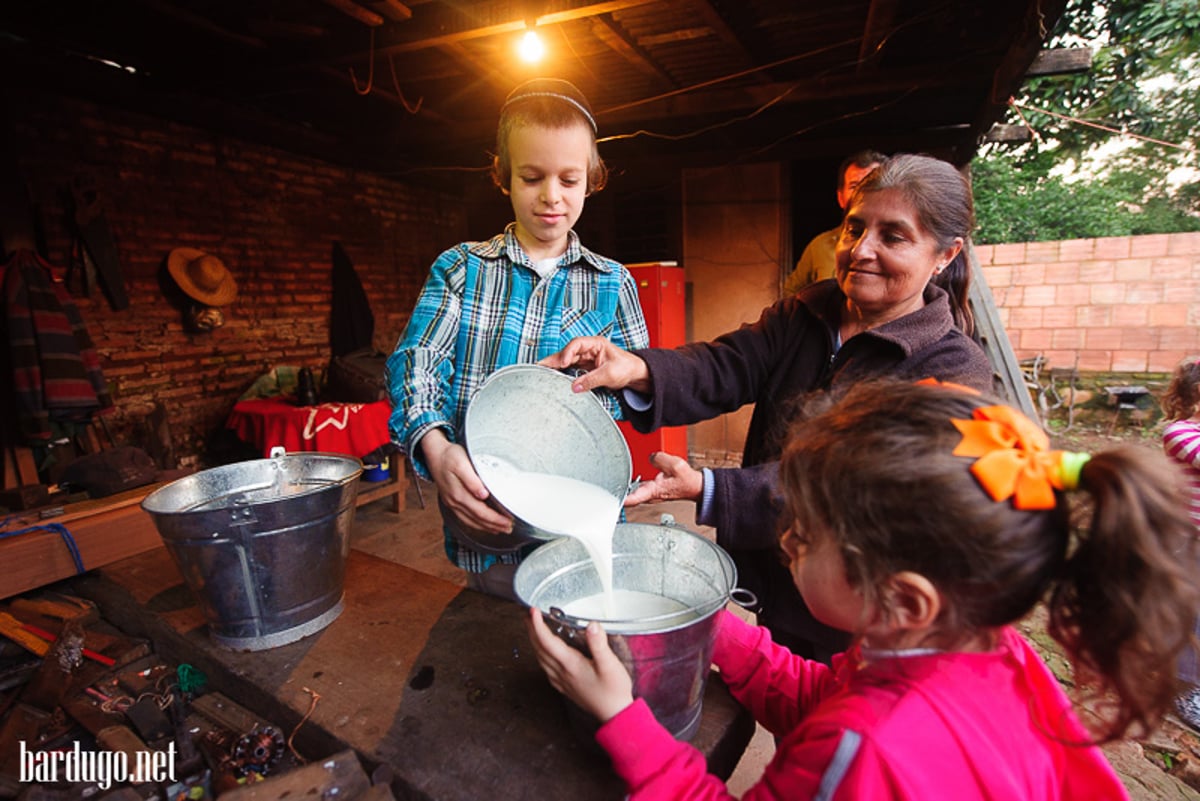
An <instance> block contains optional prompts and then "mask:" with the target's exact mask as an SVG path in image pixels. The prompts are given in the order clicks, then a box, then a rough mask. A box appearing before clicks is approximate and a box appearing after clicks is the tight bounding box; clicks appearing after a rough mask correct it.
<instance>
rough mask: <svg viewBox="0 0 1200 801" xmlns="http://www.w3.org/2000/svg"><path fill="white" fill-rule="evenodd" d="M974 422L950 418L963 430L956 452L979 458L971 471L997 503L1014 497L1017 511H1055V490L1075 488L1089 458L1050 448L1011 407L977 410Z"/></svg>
mask: <svg viewBox="0 0 1200 801" xmlns="http://www.w3.org/2000/svg"><path fill="white" fill-rule="evenodd" d="M972 417H973V419H971V420H951V421H950V422H952V423H954V427H955V428H957V429H958V430H959V432H961V433H962V435H963V438H962V441H961V442H959V443H958V446H957V447H956V448H955V449H954V455H955V456H975V457H978V458H977V459H976V460H975V463H974V464H972V465H971V474H972V475H973V476H975V478H976V479H978V481H979V483H980V484H982V485H983V488H984V489H985V490H986V491H987V493H988V495H990V496H991V497H992V500H994V501H1004V500H1008V499H1009V498H1013V506H1014V507H1016V508H1017V509H1023V510H1031V509H1053V508H1054V506H1055V498H1054V490H1055V489H1059V490H1072V489H1075V487H1076V486H1077V485H1078V483H1079V471H1080V470H1081V469H1082V468H1083V464H1084V462H1086V461H1087V460H1088V459H1089V458H1090V457H1089V456H1088V455H1087V454H1085V453H1071V452H1069V451H1052V450H1050V438H1049V437H1047V436H1046V432H1045V431H1043V430H1042V429H1041V428H1039V427H1038V426H1037V425H1035V424H1034V423H1033V422H1032V421H1031V420H1030V419H1029V418H1028V417H1026V416H1025V415H1023V414H1021V413H1020V412H1018V411H1017V410H1015V409H1013V408H1010V407H1008V406H984V407H981V408H978V409H976V410H975V411H974V412H973V414H972Z"/></svg>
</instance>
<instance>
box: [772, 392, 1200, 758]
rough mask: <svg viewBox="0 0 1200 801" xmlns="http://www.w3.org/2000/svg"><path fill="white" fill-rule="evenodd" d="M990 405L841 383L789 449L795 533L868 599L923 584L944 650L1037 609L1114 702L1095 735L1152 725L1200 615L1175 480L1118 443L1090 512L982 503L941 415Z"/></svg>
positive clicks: (1097, 462)
mask: <svg viewBox="0 0 1200 801" xmlns="http://www.w3.org/2000/svg"><path fill="white" fill-rule="evenodd" d="M999 403H1000V401H997V400H994V399H991V398H988V397H987V396H980V395H975V394H971V393H970V392H968V391H965V390H961V389H952V388H948V387H946V386H929V385H918V384H909V383H903V382H898V381H872V382H864V383H860V384H859V385H857V386H855V387H852V388H851V389H850V390H849V391H847V393H846V394H845V395H844V396H843V397H842V398H841V399H840V400H839V401H838V402H837V403H836V404H835V405H833V406H832V407H830V408H829V409H828V410H827V411H825V412H823V413H819V414H817V415H815V416H812V417H809V418H808V419H806V420H803V421H801V422H800V423H798V424H797V426H796V428H795V429H794V430H793V432H792V436H791V438H790V440H789V443H788V445H787V447H786V449H785V450H784V454H783V457H782V463H781V473H780V475H781V481H782V486H783V490H784V493H785V496H786V498H787V504H788V512H789V513H790V515H791V518H792V519H793V520H794V521H795V522H794V523H793V524H792V525H794V526H797V527H799V528H800V529H801V530H804V531H806V532H807V533H808V535H809V536H832V537H834V538H836V541H837V542H838V544H839V546H840V549H841V552H842V555H843V558H844V560H845V563H846V573H847V577H848V578H849V580H850V582H851V583H852V584H853V585H854V586H856V587H857V588H858V589H859V590H860V591H861V592H862V593H863V596H864V598H866V599H867V601H868V603H869V604H870V603H874V604H879V603H881V602H882V601H881V599H882V598H883V597H884V596H883V594H882V593H881V592H880V588H881V587H883V586H884V582H885V581H886V579H887V578H888V577H889V576H892V575H894V574H896V573H898V572H900V571H913V572H915V573H919V574H920V575H922V576H924V577H925V578H927V579H928V580H929V581H930V582H932V583H933V584H934V586H935V587H937V589H938V591H939V592H940V593H941V594H942V597H943V601H944V603H943V606H942V612H941V615H940V616H939V618H938V621H937V622H936V624H935V628H936V631H935V632H931V636H932V638H937V639H938V640H940V641H945V640H949V641H954V639H955V638H956V636H965V635H969V634H970V633H972V632H979V631H983V630H987V629H994V628H996V627H1000V626H1004V625H1007V624H1010V623H1013V622H1015V621H1017V620H1019V619H1021V618H1022V617H1024V616H1025V615H1026V614H1028V613H1029V612H1030V611H1031V610H1032V609H1033V607H1034V606H1035V605H1036V604H1037V603H1038V602H1039V601H1041V600H1045V601H1046V603H1047V607H1048V611H1049V624H1048V628H1049V632H1050V634H1051V635H1052V636H1053V637H1054V638H1055V639H1056V640H1058V641H1059V642H1060V643H1061V644H1062V645H1063V646H1064V648H1065V649H1066V651H1067V653H1068V655H1069V657H1070V658H1071V662H1072V664H1073V665H1074V666H1075V669H1076V672H1077V676H1078V675H1079V674H1082V678H1085V679H1088V680H1093V679H1094V680H1095V683H1094V684H1091V685H1089V691H1088V692H1087V693H1086V694H1087V695H1091V694H1094V695H1095V696H1097V697H1099V696H1104V695H1106V694H1107V693H1109V692H1110V691H1111V692H1115V694H1116V697H1117V698H1118V701H1119V702H1118V703H1117V704H1116V706H1115V708H1114V709H1113V710H1112V713H1111V714H1110V715H1109V716H1108V718H1107V719H1105V720H1101V721H1100V723H1099V724H1098V725H1097V728H1096V731H1095V733H1096V734H1097V735H1099V736H1100V738H1101V739H1102V740H1104V741H1107V740H1111V739H1116V738H1118V737H1120V736H1122V734H1124V732H1125V731H1126V730H1128V729H1129V728H1130V727H1131V726H1133V725H1134V724H1136V725H1137V726H1139V727H1141V728H1142V730H1144V731H1149V730H1150V728H1152V727H1153V726H1154V725H1155V724H1156V723H1157V721H1158V719H1159V717H1160V716H1161V714H1162V712H1163V711H1165V710H1166V708H1167V707H1168V706H1169V704H1170V703H1171V701H1172V699H1173V698H1174V697H1175V695H1176V694H1177V691H1178V689H1179V687H1178V684H1177V681H1176V679H1175V662H1176V659H1177V657H1178V656H1179V655H1180V653H1181V652H1182V651H1183V650H1184V648H1187V647H1191V629H1192V622H1193V619H1194V617H1195V610H1196V609H1197V608H1198V606H1200V591H1198V589H1197V586H1196V584H1195V583H1194V582H1193V580H1192V579H1191V576H1190V574H1191V572H1192V571H1193V569H1194V568H1193V567H1192V566H1193V565H1194V564H1195V562H1194V561H1193V559H1192V558H1191V555H1190V554H1191V549H1192V548H1193V542H1194V538H1195V532H1194V529H1193V525H1192V523H1191V521H1190V519H1189V518H1188V516H1187V514H1186V512H1185V510H1184V507H1183V504H1181V503H1180V500H1179V498H1180V496H1179V494H1178V493H1179V488H1178V478H1177V475H1176V473H1175V472H1174V471H1172V470H1171V469H1170V466H1169V465H1168V464H1167V462H1166V460H1165V459H1164V458H1163V457H1162V456H1161V454H1158V453H1156V452H1151V451H1149V450H1146V449H1141V448H1135V447H1125V448H1117V449H1114V450H1111V451H1106V452H1104V453H1099V454H1095V455H1093V456H1092V458H1091V459H1090V460H1089V461H1088V462H1087V463H1086V464H1085V465H1084V467H1083V469H1082V472H1081V474H1080V480H1079V489H1080V490H1082V491H1083V492H1086V494H1087V495H1088V496H1090V500H1091V505H1090V508H1088V506H1087V505H1086V504H1083V503H1079V502H1078V501H1079V500H1080V498H1076V497H1072V498H1070V499H1068V497H1067V496H1066V495H1064V494H1063V493H1056V496H1057V499H1058V502H1057V505H1056V506H1055V507H1054V508H1053V509H1049V510H1040V511H1022V510H1019V509H1016V508H1014V507H1013V504H1012V502H1011V500H1010V501H1000V502H996V501H993V500H992V499H991V497H990V496H989V495H987V494H986V493H985V491H984V490H983V488H982V487H981V485H980V484H979V483H978V482H977V481H976V479H975V477H974V476H973V475H972V474H971V472H970V466H971V464H972V462H973V461H974V460H973V459H971V458H965V457H959V456H954V455H953V454H952V451H953V450H954V448H955V447H956V446H957V444H958V443H959V441H960V440H961V439H962V435H961V434H960V433H959V431H958V430H957V429H956V428H955V427H954V425H953V423H952V422H951V420H953V419H960V420H969V419H971V416H972V412H973V410H974V409H976V408H979V407H983V406H990V405H996V404H999ZM1081 495H1082V493H1081ZM882 611H883V612H884V613H886V612H887V610H886V609H885V610H882ZM931 641H932V639H931ZM1080 686H1083V682H1082V681H1081V682H1080Z"/></svg>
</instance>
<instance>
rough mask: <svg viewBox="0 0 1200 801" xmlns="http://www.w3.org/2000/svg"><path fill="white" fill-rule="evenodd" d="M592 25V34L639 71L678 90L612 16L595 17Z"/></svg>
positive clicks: (666, 73) (675, 84)
mask: <svg viewBox="0 0 1200 801" xmlns="http://www.w3.org/2000/svg"><path fill="white" fill-rule="evenodd" d="M591 24H592V34H593V35H595V37H596V38H597V39H599V40H600V41H601V42H603V43H604V44H605V45H607V46H608V47H609V48H611V49H612V50H614V51H615V52H616V53H617V54H618V55H620V56H621V57H622V58H624V59H625V60H626V61H628V62H629V63H630V64H631V65H633V67H634V68H636V69H637V70H638V71H640V72H643V73H645V74H647V75H649V76H651V77H653V78H654V79H656V80H658V81H660V82H661V83H664V84H666V85H667V86H669V87H670V88H672V89H676V88H678V86H679V84H677V83H676V82H675V80H674V79H673V78H672V77H671V76H670V74H669V73H668V72H667V71H666V70H665V69H663V68H662V67H661V66H660V65H659V64H658V62H656V61H655V60H654V59H653V58H651V56H650V54H649V53H647V52H646V51H645V50H644V49H643V48H642V47H641V45H639V44H638V43H637V42H635V41H634V40H633V38H632V37H631V36H630V35H629V34H628V33H626V32H625V29H624V28H623V27H621V25H620V23H618V22H616V21H615V20H613V18H612V17H611V16H610V15H608V14H604V15H601V16H599V17H594V18H593V19H592V20H591Z"/></svg>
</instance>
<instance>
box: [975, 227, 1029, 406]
mask: <svg viewBox="0 0 1200 801" xmlns="http://www.w3.org/2000/svg"><path fill="white" fill-rule="evenodd" d="M968 250H969V251H970V252H969V253H968V254H967V259H968V261H969V263H970V265H971V289H970V292H968V294H967V300H968V302H970V304H971V310H972V311H973V312H974V313H975V332H976V334H977V335H978V336H979V340H980V343H981V344H982V345H983V349H984V351H985V352H986V353H987V355H988V358H989V359H991V362H992V369H993V370H994V371H995V372H994V374H993V378H994V380H995V384H996V392H997V394H999V395H1000V396H1001V397H1004V398H1006V399H1007V400H1008V402H1009V403H1011V404H1012V405H1013V406H1016V407H1017V408H1018V409H1020V410H1021V411H1022V412H1024V413H1025V416H1026V417H1028V418H1029V419H1030V420H1038V421H1040V420H1041V419H1042V418H1041V417H1040V416H1038V413H1037V410H1036V409H1034V408H1033V399H1032V398H1031V397H1029V390H1028V389H1026V387H1025V379H1024V377H1023V376H1022V375H1021V365H1020V364H1019V363H1018V362H1017V357H1016V355H1015V354H1014V353H1013V349H1012V343H1010V342H1009V341H1008V333H1007V332H1006V331H1005V330H1004V324H1003V323H1001V322H1000V314H999V312H998V311H997V310H996V300H995V298H993V297H992V290H991V289H990V288H989V287H988V285H987V280H986V279H985V278H984V277H983V270H981V269H979V260H978V259H976V258H975V249H974V248H969V249H968Z"/></svg>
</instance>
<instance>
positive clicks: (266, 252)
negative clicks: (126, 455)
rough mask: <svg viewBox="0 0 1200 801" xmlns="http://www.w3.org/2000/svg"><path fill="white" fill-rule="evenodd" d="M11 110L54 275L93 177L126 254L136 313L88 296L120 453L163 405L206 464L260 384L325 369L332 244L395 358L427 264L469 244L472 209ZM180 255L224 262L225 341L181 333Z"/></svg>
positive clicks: (242, 147) (131, 129) (133, 124)
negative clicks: (227, 279)
mask: <svg viewBox="0 0 1200 801" xmlns="http://www.w3.org/2000/svg"><path fill="white" fill-rule="evenodd" d="M8 101H9V105H10V107H9V108H8V109H7V110H8V112H9V118H10V120H11V125H12V150H13V152H12V153H11V154H10V158H13V159H14V160H15V166H16V169H17V170H18V172H19V175H20V178H21V180H23V181H24V182H25V183H26V185H27V187H28V194H29V199H30V201H31V203H32V205H33V208H34V209H35V210H36V217H37V219H38V221H39V224H40V225H41V227H42V228H43V229H44V231H45V243H46V249H47V254H46V255H47V256H48V258H49V260H50V262H51V263H52V264H55V265H57V266H60V267H62V268H65V267H66V266H67V264H68V258H69V253H70V251H69V248H70V246H71V237H70V232H69V229H68V227H67V219H66V205H65V202H64V198H63V193H64V191H66V190H67V188H68V187H69V185H70V183H71V181H72V179H73V178H75V177H76V176H78V175H83V174H86V175H89V176H91V177H92V178H93V179H94V184H95V186H96V187H97V188H98V190H99V192H100V195H101V205H102V208H103V210H104V212H105V215H106V218H107V220H108V222H109V225H110V228H111V230H112V234H113V236H114V238H115V240H116V245H117V248H118V250H119V252H120V261H121V265H122V269H123V271H124V277H125V282H126V286H127V291H128V295H129V299H130V306H129V308H127V309H125V310H123V311H114V310H113V309H112V308H111V307H110V306H109V304H108V302H107V301H106V300H105V299H104V297H103V295H102V294H101V293H100V291H99V290H98V289H94V290H93V291H92V293H91V296H90V297H78V298H77V304H78V306H79V309H80V311H81V313H82V315H83V318H84V321H85V322H86V324H87V326H88V330H89V333H90V334H91V336H92V338H93V339H94V340H95V343H96V346H97V348H98V350H99V352H100V354H101V358H102V366H103V369H104V374H105V377H106V379H107V380H108V382H109V384H110V386H111V388H112V390H113V392H114V396H115V398H116V402H117V408H116V410H115V411H114V412H113V413H112V414H110V415H108V416H107V418H106V419H107V421H108V423H109V426H110V428H111V429H113V432H114V435H115V437H116V439H117V440H118V443H119V444H120V442H121V440H123V439H127V436H128V434H129V432H130V431H131V430H132V429H133V428H134V427H135V425H136V423H137V422H138V421H139V420H140V419H141V418H143V417H144V416H145V415H146V414H147V413H148V412H149V411H150V410H151V409H152V408H153V406H154V404H155V402H161V403H162V404H164V405H165V407H166V411H167V416H168V421H169V425H170V430H171V434H172V438H173V440H174V445H175V450H176V453H177V455H178V457H180V462H181V463H182V464H184V465H188V464H194V465H200V466H203V464H202V462H201V461H200V457H201V454H202V453H203V450H204V443H205V440H206V437H208V436H209V435H210V434H211V433H212V432H214V431H215V430H219V429H220V428H221V427H222V426H223V423H224V420H225V417H226V416H227V414H228V413H229V410H230V409H231V408H232V406H233V403H234V401H235V400H236V398H237V396H238V395H240V394H241V393H242V392H243V391H244V390H245V389H246V387H248V386H249V384H250V383H251V382H252V381H253V380H254V379H255V378H256V377H258V376H259V375H261V374H263V373H264V372H266V371H267V370H269V369H270V368H271V367H273V366H276V365H281V364H283V365H296V366H309V367H313V368H323V367H324V365H325V364H326V362H327V360H328V358H329V346H328V342H329V315H330V300H331V294H332V290H331V284H330V269H331V258H330V254H331V249H332V245H333V242H334V241H335V240H337V241H340V242H341V243H342V244H343V246H344V248H345V250H346V252H347V254H348V255H349V257H350V260H351V262H352V263H353V264H354V267H355V270H356V272H357V273H358V276H359V279H360V280H361V282H362V284H363V287H364V289H365V290H366V294H367V296H368V299H369V301H370V304H371V309H372V312H373V313H374V316H375V337H374V339H375V346H376V347H377V348H379V349H381V350H384V351H390V350H391V348H392V347H393V346H394V344H395V342H396V339H397V337H398V336H399V334H400V332H401V331H402V329H403V327H404V324H405V323H406V322H407V319H408V315H409V313H410V311H411V309H412V306H413V303H414V302H415V300H416V295H417V292H418V291H419V290H420V287H421V284H422V282H423V281H424V279H425V275H426V274H427V272H428V268H429V264H430V263H431V262H432V260H433V258H434V257H435V256H436V255H437V254H438V253H439V252H440V251H441V250H443V249H444V248H446V247H448V246H450V245H452V244H454V243H455V242H458V241H460V240H462V239H464V238H465V236H464V229H465V217H466V213H465V210H464V204H463V203H462V202H461V200H460V199H458V198H456V197H452V196H450V195H448V194H447V193H445V192H441V191H436V190H433V189H427V188H420V187H417V186H413V185H406V184H405V183H402V182H400V181H397V180H393V179H389V178H386V177H381V176H379V175H376V174H372V173H367V172H362V171H356V170H353V169H348V168H344V167H340V166H336V165H333V164H329V163H324V162H320V161H316V160H313V159H309V158H305V157H301V156H295V155H291V154H288V153H286V152H283V151H280V150H274V149H270V148H267V147H263V146H259V145H255V144H250V143H247V142H244V141H238V140H234V139H230V138H227V137H222V136H219V135H216V134H212V133H208V132H205V131H202V130H198V129H196V128H190V127H185V126H182V125H177V124H172V123H168V122H164V121H161V120H156V119H151V118H147V117H144V116H140V115H135V114H129V113H123V112H121V111H118V110H115V109H112V108H101V107H98V106H95V105H92V104H89V103H85V102H78V101H73V100H66V99H61V98H49V97H46V96H34V95H31V94H27V95H21V94H19V93H13V94H11V95H10V96H9V98H8ZM181 245H186V246H191V247H195V248H199V249H202V250H204V251H207V252H209V253H212V254H213V255H216V256H218V257H219V258H221V259H222V260H223V261H224V263H225V265H226V266H227V267H228V268H229V269H230V270H231V271H232V273H233V274H234V276H235V277H236V279H237V282H238V288H239V294H238V297H237V299H236V300H235V301H234V303H233V304H232V305H231V306H229V307H227V308H226V309H225V320H226V322H225V325H224V326H223V327H221V328H218V329H216V330H214V331H211V332H208V333H191V332H189V331H187V330H185V328H184V326H183V320H182V315H181V313H180V310H179V309H178V308H175V307H173V306H172V305H171V304H170V303H169V302H168V300H167V294H166V292H167V291H169V290H170V289H171V288H172V287H171V283H170V278H169V277H166V276H167V274H166V270H165V266H164V265H165V258H166V255H167V253H168V252H169V251H170V250H171V249H172V248H175V247H179V246H181ZM164 278H165V280H166V282H167V284H166V290H164V286H163V285H162V284H161V283H160V282H162V281H163V280H164Z"/></svg>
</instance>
